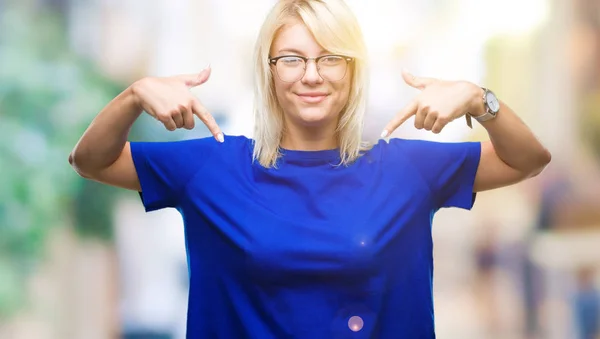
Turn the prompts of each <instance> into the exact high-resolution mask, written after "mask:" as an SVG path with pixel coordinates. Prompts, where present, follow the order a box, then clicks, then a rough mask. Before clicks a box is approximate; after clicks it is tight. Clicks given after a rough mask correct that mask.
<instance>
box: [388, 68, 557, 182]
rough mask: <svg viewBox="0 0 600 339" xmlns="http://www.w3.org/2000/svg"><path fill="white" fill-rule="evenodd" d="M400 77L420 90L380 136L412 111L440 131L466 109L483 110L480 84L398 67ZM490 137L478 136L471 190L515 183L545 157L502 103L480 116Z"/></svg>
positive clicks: (422, 125) (420, 125)
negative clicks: (484, 117)
mask: <svg viewBox="0 0 600 339" xmlns="http://www.w3.org/2000/svg"><path fill="white" fill-rule="evenodd" d="M403 77H404V81H405V82H406V83H407V84H408V85H410V86H412V87H414V88H417V89H420V90H421V93H419V95H417V96H416V97H415V98H414V99H413V100H412V101H411V102H410V103H409V104H408V105H407V106H405V107H404V108H403V109H402V110H401V111H400V112H399V113H398V114H397V115H396V116H395V117H394V119H392V121H390V122H389V123H388V125H387V126H386V127H385V129H384V131H383V133H382V135H381V136H382V137H386V136H388V135H389V134H391V132H392V131H394V130H395V129H396V128H398V126H400V125H401V124H402V123H404V122H405V121H406V120H407V119H409V118H410V117H412V116H414V117H415V127H416V128H417V129H426V130H428V131H432V132H434V133H440V132H441V131H442V129H443V128H444V127H445V126H446V125H447V124H448V123H449V122H451V121H452V120H455V119H457V118H460V117H462V116H464V115H465V114H466V113H467V112H471V113H473V115H475V116H477V115H480V114H483V113H484V112H485V107H484V102H483V89H482V88H481V87H479V86H477V85H476V84H473V83H470V82H467V81H443V80H438V79H433V78H423V77H415V76H413V75H411V74H409V73H407V72H403ZM482 125H483V126H484V127H485V128H486V130H487V131H488V134H489V136H490V141H486V142H482V144H481V145H482V147H481V158H480V162H479V167H478V169H477V174H476V176H475V185H474V191H475V192H478V191H484V190H489V189H493V188H499V187H503V186H508V185H512V184H515V183H517V182H519V181H521V180H524V179H527V178H530V177H533V176H535V175H537V174H539V173H540V172H541V171H542V170H543V169H544V168H545V167H546V165H547V164H548V163H549V162H550V159H551V155H550V152H548V150H547V149H546V148H545V147H544V146H543V145H542V144H541V143H540V142H539V141H538V140H537V138H536V137H535V136H534V134H533V132H532V131H531V130H530V129H529V128H528V127H527V126H526V125H525V124H524V123H523V121H521V119H519V117H518V116H517V115H516V114H515V112H513V111H512V110H511V109H510V108H509V107H508V106H507V105H505V104H503V103H501V107H500V110H499V112H498V113H497V115H496V117H495V118H494V119H491V120H488V121H486V122H483V123H482Z"/></svg>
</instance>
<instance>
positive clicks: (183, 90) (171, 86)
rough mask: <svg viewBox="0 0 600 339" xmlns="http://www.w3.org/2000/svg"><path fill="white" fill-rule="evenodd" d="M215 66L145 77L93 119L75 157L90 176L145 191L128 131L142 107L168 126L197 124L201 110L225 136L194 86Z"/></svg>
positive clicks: (216, 132)
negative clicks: (195, 93) (166, 76)
mask: <svg viewBox="0 0 600 339" xmlns="http://www.w3.org/2000/svg"><path fill="white" fill-rule="evenodd" d="M209 75H210V68H207V69H206V70H203V71H202V72H201V73H200V74H193V75H181V76H175V77H169V78H144V79H142V80H139V81H137V82H135V83H134V84H133V85H132V86H130V87H129V88H127V89H126V90H125V91H123V92H122V93H121V94H119V95H118V96H117V97H116V98H114V99H113V100H112V101H111V102H110V103H109V104H108V105H107V106H106V107H105V108H104V109H103V110H102V111H101V112H100V113H99V114H98V116H96V118H95V119H94V120H93V121H92V123H91V124H90V126H89V127H88V128H87V130H86V131H85V133H84V134H83V136H82V137H81V139H80V140H79V142H78V143H77V144H76V145H75V148H74V149H73V151H72V152H71V154H70V155H69V163H70V164H71V165H72V166H73V168H74V169H75V171H77V173H79V175H81V176H82V177H84V178H88V179H92V180H96V181H99V182H102V183H106V184H109V185H113V186H117V187H122V188H127V189H131V190H137V191H140V190H141V188H140V183H139V179H138V176H137V173H136V170H135V166H134V163H133V159H132V157H131V150H130V147H129V143H128V142H127V137H128V134H129V130H130V129H131V126H132V125H133V123H134V122H135V120H136V119H137V118H138V117H139V116H140V114H141V113H142V111H146V112H148V114H150V115H152V116H153V117H154V118H156V119H157V120H159V121H161V122H162V123H163V124H164V125H165V127H166V128H167V129H168V130H171V131H173V130H175V129H177V128H182V127H185V128H187V129H192V128H193V127H194V115H196V116H198V117H199V118H200V119H201V120H202V121H203V122H204V124H206V126H207V127H208V128H209V130H210V131H211V132H212V133H213V135H214V136H215V138H216V139H217V140H219V141H221V142H222V141H223V134H222V133H221V131H220V129H219V127H218V126H217V124H216V122H215V120H214V118H213V117H212V116H211V115H210V114H209V113H208V111H207V110H206V108H204V107H203V106H202V104H201V103H200V102H199V101H198V99H196V98H195V97H194V96H193V95H192V94H191V93H190V91H189V89H190V88H191V87H194V86H198V85H200V84H203V83H204V82H206V81H207V80H208V77H209Z"/></svg>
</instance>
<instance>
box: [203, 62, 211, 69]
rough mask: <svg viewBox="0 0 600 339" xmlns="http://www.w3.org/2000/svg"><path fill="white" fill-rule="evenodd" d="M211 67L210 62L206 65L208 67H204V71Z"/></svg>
mask: <svg viewBox="0 0 600 339" xmlns="http://www.w3.org/2000/svg"><path fill="white" fill-rule="evenodd" d="M209 68H210V62H209V63H208V64H207V65H206V67H204V69H203V71H206V70H207V69H209Z"/></svg>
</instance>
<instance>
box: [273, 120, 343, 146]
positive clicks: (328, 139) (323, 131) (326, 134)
mask: <svg viewBox="0 0 600 339" xmlns="http://www.w3.org/2000/svg"><path fill="white" fill-rule="evenodd" d="M279 146H280V147H281V148H284V149H288V150H297V151H321V150H328V149H334V148H337V147H339V145H338V140H337V137H336V133H335V126H332V127H329V128H316V127H305V128H298V127H291V126H286V128H285V130H284V132H283V137H282V139H281V143H280V145H279Z"/></svg>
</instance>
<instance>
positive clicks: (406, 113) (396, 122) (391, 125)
mask: <svg viewBox="0 0 600 339" xmlns="http://www.w3.org/2000/svg"><path fill="white" fill-rule="evenodd" d="M417 108H418V105H417V101H416V100H412V101H411V102H410V103H409V104H408V105H406V106H404V108H402V110H400V112H398V114H396V116H395V117H394V118H393V119H392V120H391V121H390V122H388V124H387V125H386V126H385V129H384V130H383V132H382V133H381V137H382V138H385V137H387V136H389V135H390V134H392V133H393V132H394V131H395V130H396V128H398V127H399V126H400V125H402V124H403V123H404V122H405V121H406V120H408V119H409V118H410V117H412V116H413V115H415V114H417Z"/></svg>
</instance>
